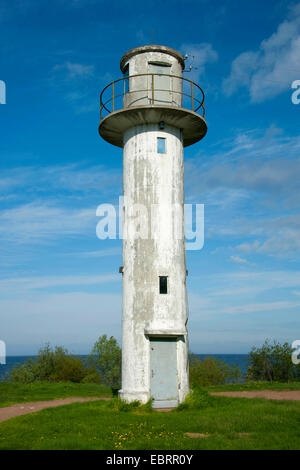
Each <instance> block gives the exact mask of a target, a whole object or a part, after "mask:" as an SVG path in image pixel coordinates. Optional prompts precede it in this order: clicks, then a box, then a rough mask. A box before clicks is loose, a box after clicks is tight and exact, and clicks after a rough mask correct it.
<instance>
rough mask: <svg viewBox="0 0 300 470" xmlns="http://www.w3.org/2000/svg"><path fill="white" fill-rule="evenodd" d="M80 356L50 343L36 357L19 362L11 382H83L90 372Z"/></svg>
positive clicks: (11, 376) (14, 369)
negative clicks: (70, 353) (72, 354)
mask: <svg viewBox="0 0 300 470" xmlns="http://www.w3.org/2000/svg"><path fill="white" fill-rule="evenodd" d="M90 372H91V371H90V369H87V368H86V367H85V366H84V363H83V361H82V360H81V359H80V358H79V357H75V356H71V355H68V351H67V350H66V349H64V348H62V347H60V346H56V347H55V348H54V349H53V348H51V346H50V345H49V344H46V346H45V347H44V348H41V349H40V350H39V354H38V356H37V358H36V359H34V360H32V359H27V361H26V362H25V363H24V364H22V365H20V364H17V365H16V366H15V367H14V368H13V370H12V372H11V375H10V381H11V382H21V383H31V382H35V381H48V382H69V381H70V382H77V383H78V382H81V381H82V380H83V379H84V377H85V376H86V375H87V374H88V373H90Z"/></svg>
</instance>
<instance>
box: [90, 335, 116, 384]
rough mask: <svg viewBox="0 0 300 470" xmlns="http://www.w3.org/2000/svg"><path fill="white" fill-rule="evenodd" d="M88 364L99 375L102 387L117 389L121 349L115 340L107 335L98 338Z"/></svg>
mask: <svg viewBox="0 0 300 470" xmlns="http://www.w3.org/2000/svg"><path fill="white" fill-rule="evenodd" d="M88 363H89V365H90V366H91V367H93V368H95V369H96V370H97V372H99V374H100V380H101V382H102V383H103V384H104V385H108V386H110V387H113V388H119V387H120V383H121V348H120V346H119V345H118V343H117V340H116V339H115V338H114V337H113V336H111V337H110V338H109V339H108V338H107V335H102V336H100V337H99V339H98V341H96V343H95V344H94V347H93V349H92V352H91V355H90V356H89V358H88Z"/></svg>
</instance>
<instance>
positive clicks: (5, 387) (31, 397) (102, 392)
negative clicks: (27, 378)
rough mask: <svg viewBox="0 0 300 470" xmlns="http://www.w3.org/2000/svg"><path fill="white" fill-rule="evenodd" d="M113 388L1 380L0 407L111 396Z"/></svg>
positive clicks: (69, 383)
mask: <svg viewBox="0 0 300 470" xmlns="http://www.w3.org/2000/svg"><path fill="white" fill-rule="evenodd" d="M110 396H111V389H110V388H109V387H105V386H104V385H99V384H81V383H79V384H76V383H72V382H67V383H54V382H52V383H51V382H33V383H31V384H19V383H10V382H0V407H3V406H9V405H13V404H15V403H25V402H31V401H44V400H53V399H55V398H67V397H110Z"/></svg>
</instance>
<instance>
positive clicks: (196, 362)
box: [190, 353, 241, 387]
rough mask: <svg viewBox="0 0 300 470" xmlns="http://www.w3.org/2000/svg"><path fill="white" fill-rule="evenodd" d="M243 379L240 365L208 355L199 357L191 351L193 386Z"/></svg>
mask: <svg viewBox="0 0 300 470" xmlns="http://www.w3.org/2000/svg"><path fill="white" fill-rule="evenodd" d="M240 379H241V370H240V368H239V367H238V366H229V365H228V364H226V363H225V362H223V361H222V360H221V359H216V358H214V357H210V356H207V357H205V358H204V359H199V358H198V357H197V356H196V355H195V354H193V353H190V384H191V386H192V387H195V386H198V387H205V386H207V385H220V384H224V383H235V382H239V381H240Z"/></svg>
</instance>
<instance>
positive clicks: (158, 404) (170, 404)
mask: <svg viewBox="0 0 300 470" xmlns="http://www.w3.org/2000/svg"><path fill="white" fill-rule="evenodd" d="M145 336H146V338H147V340H148V343H149V344H148V383H149V399H150V398H151V339H152V338H154V339H158V338H161V339H164V338H165V339H167V338H169V339H173V340H174V341H175V342H176V371H177V374H176V375H177V399H176V400H161V401H157V400H154V402H153V404H152V407H153V408H166V407H167V408H176V407H177V406H178V403H179V384H180V378H179V373H178V342H179V341H180V340H181V339H182V337H184V335H183V334H182V333H181V332H180V333H179V332H178V333H177V332H174V333H171V332H170V333H160V332H158V333H154V332H153V331H151V333H150V332H149V333H146V332H145Z"/></svg>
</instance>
